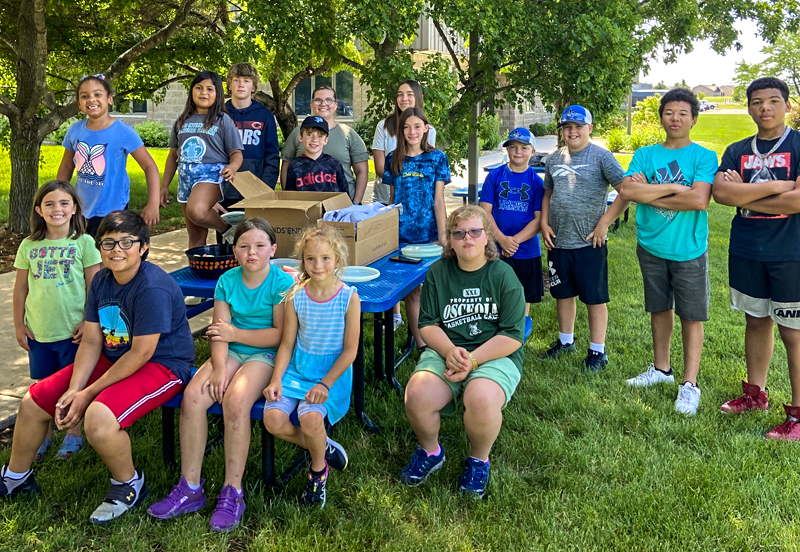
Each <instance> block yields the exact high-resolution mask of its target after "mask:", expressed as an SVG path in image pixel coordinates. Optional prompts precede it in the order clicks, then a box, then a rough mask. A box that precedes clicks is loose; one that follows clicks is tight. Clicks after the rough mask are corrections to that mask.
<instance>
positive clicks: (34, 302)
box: [14, 234, 102, 343]
mask: <svg viewBox="0 0 800 552" xmlns="http://www.w3.org/2000/svg"><path fill="white" fill-rule="evenodd" d="M101 262H102V258H101V257H100V252H99V251H98V250H97V248H96V247H95V245H94V238H92V236H90V235H89V234H84V235H82V236H81V237H80V238H78V239H71V238H64V239H61V240H39V241H33V240H31V239H30V238H25V239H24V240H22V243H21V244H20V246H19V249H18V250H17V257H16V259H15V260H14V268H16V269H19V270H27V271H28V296H27V297H26V298H25V324H26V325H27V326H28V328H29V329H30V330H31V332H32V333H33V338H34V339H35V340H36V341H39V342H40V343H53V342H54V341H61V340H62V339H68V338H70V337H72V331H73V330H74V329H75V326H77V325H78V324H80V323H81V322H83V314H84V310H85V307H86V280H85V278H84V269H86V268H88V267H90V266H94V265H96V264H99V263H101Z"/></svg>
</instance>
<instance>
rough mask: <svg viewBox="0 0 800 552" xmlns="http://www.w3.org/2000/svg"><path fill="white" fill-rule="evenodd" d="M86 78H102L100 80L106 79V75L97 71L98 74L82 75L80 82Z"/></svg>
mask: <svg viewBox="0 0 800 552" xmlns="http://www.w3.org/2000/svg"><path fill="white" fill-rule="evenodd" d="M86 79H100V80H102V81H104V80H106V76H105V75H103V74H102V73H97V74H96V75H84V76H82V77H81V79H80V81H79V82H83V81H85V80H86Z"/></svg>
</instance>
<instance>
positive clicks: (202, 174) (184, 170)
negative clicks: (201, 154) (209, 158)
mask: <svg viewBox="0 0 800 552" xmlns="http://www.w3.org/2000/svg"><path fill="white" fill-rule="evenodd" d="M224 168H225V164H224V163H210V164H209V163H181V164H180V165H178V203H188V202H189V194H190V193H192V188H194V187H195V185H196V184H199V183H200V182H208V183H209V184H217V185H218V186H219V187H220V189H219V193H220V194H222V193H223V190H222V182H223V181H224V179H223V178H222V174H221V173H222V169H224Z"/></svg>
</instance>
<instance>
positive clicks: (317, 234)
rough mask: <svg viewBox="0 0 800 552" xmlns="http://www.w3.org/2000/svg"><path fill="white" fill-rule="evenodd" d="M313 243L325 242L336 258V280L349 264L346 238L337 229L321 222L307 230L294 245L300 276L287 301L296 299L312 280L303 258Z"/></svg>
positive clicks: (288, 294)
mask: <svg viewBox="0 0 800 552" xmlns="http://www.w3.org/2000/svg"><path fill="white" fill-rule="evenodd" d="M312 241H321V242H324V243H326V244H327V245H328V247H330V248H331V251H333V255H334V256H335V257H336V268H334V271H333V274H334V276H336V278H341V277H342V271H343V270H344V267H345V265H346V262H347V242H345V241H344V238H343V237H342V235H341V234H340V233H339V231H338V230H337V229H336V228H334V227H333V226H329V225H327V224H323V222H322V221H321V220H320V221H318V222H317V225H316V226H309V227H308V228H306V229H305V230H304V231H303V233H302V234H301V235H300V237H299V238H298V240H297V242H296V243H295V244H294V252H293V253H292V257H293V258H295V259H298V260H299V261H300V276H299V277H298V278H297V282H296V283H295V284H294V285H293V286H292V287H290V288H289V289H288V290H287V291H286V295H285V296H284V298H285V300H286V301H291V300H292V299H294V296H295V295H297V294H298V293H299V292H300V290H301V289H303V288H304V287H305V286H306V284H308V282H309V281H310V280H311V276H310V275H309V274H308V272H306V267H305V262H304V260H303V257H304V253H305V250H306V247H307V246H308V244H309V243H311V242H312Z"/></svg>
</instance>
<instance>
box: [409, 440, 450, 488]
mask: <svg viewBox="0 0 800 552" xmlns="http://www.w3.org/2000/svg"><path fill="white" fill-rule="evenodd" d="M442 464H444V447H443V446H442V445H441V443H439V454H436V455H434V456H428V453H427V451H426V450H425V449H424V448H422V447H421V446H419V445H417V450H416V451H414V456H412V457H411V460H410V461H409V462H408V465H407V466H406V467H405V469H403V471H401V472H400V483H402V484H403V485H406V486H408V487H416V486H417V485H419V484H420V483H422V482H423V481H425V480H426V479H428V476H429V475H430V474H432V473H433V472H435V471H436V470H438V469H439V468H441V467H442Z"/></svg>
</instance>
